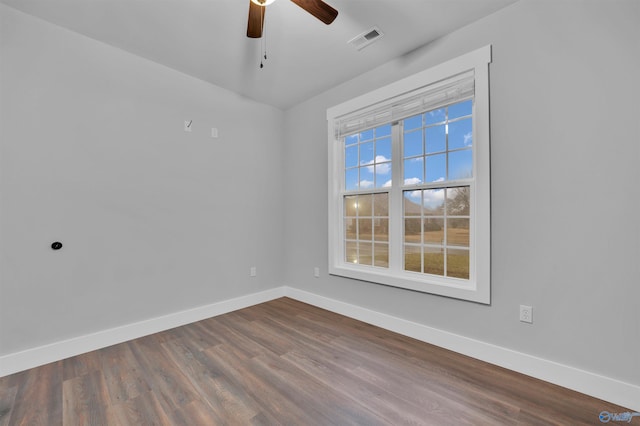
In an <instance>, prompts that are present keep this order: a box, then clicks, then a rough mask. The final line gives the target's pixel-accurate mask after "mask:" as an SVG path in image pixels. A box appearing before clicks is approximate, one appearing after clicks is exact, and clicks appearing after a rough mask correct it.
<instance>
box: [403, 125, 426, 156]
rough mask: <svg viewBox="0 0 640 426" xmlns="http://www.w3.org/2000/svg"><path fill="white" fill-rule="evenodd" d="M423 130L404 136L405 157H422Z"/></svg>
mask: <svg viewBox="0 0 640 426" xmlns="http://www.w3.org/2000/svg"><path fill="white" fill-rule="evenodd" d="M422 154H423V151H422V130H418V131H414V132H408V133H406V132H405V134H404V157H405V158H408V157H415V156H418V155H422Z"/></svg>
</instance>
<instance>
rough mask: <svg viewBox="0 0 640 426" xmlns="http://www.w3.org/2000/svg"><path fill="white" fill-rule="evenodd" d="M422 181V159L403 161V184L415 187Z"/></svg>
mask: <svg viewBox="0 0 640 426" xmlns="http://www.w3.org/2000/svg"><path fill="white" fill-rule="evenodd" d="M423 180H424V157H417V158H411V159H409V160H404V184H405V185H416V184H418V183H422V181H423Z"/></svg>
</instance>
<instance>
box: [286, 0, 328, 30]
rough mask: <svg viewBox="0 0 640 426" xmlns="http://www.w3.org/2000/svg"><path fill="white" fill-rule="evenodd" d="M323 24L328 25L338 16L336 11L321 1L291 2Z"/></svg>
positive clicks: (300, 0)
mask: <svg viewBox="0 0 640 426" xmlns="http://www.w3.org/2000/svg"><path fill="white" fill-rule="evenodd" d="M291 1H292V2H294V3H295V4H297V5H298V6H300V7H301V8H303V9H304V10H306V11H307V12H309V13H310V14H312V15H313V16H315V17H316V18H318V19H319V20H321V21H322V22H324V23H325V24H327V25H329V24H330V23H332V22H333V20H334V19H336V16H338V11H337V10H335V9H334V8H333V7H331V6H329V5H328V4H326V3H325V2H323V1H322V0H291Z"/></svg>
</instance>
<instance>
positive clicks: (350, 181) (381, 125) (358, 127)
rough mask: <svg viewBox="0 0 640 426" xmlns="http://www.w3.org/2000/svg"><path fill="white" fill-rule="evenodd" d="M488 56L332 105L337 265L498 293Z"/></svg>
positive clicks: (409, 282)
mask: <svg viewBox="0 0 640 426" xmlns="http://www.w3.org/2000/svg"><path fill="white" fill-rule="evenodd" d="M490 57H491V49H490V46H487V47H484V48H481V49H478V50H476V51H474V52H471V53H468V54H466V55H463V56H461V57H459V58H456V59H453V60H451V61H449V62H446V63H444V64H441V65H439V66H437V67H434V68H431V69H428V70H426V71H423V72H421V73H418V74H416V75H413V76H411V77H408V78H406V79H403V80H400V81H398V82H396V83H393V84H391V85H389V86H386V87H383V88H381V89H378V90H376V91H374V92H371V93H368V94H366V95H364V96H361V97H359V98H356V99H353V100H351V101H348V102H345V103H343V104H341V105H337V106H335V107H333V108H330V109H329V110H328V111H327V118H328V122H329V227H330V229H329V263H330V264H329V272H330V273H331V274H334V275H341V276H345V277H350V278H355V279H360V280H365V281H370V282H374V283H380V284H385V285H391V286H396V287H402V288H407V289H411V290H417V291H422V292H427V293H433V294H439V295H443V296H449V297H455V298H460V299H466V300H471V301H476V302H481V303H489V302H490V240H489V236H490V199H489V183H490V182H489V177H490V176H489V100H488V85H489V84H488V83H489V82H488V64H489V62H490Z"/></svg>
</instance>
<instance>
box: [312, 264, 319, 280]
mask: <svg viewBox="0 0 640 426" xmlns="http://www.w3.org/2000/svg"><path fill="white" fill-rule="evenodd" d="M313 276H314V277H316V278H319V277H320V268H318V267H317V266H316V267H315V268H313Z"/></svg>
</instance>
